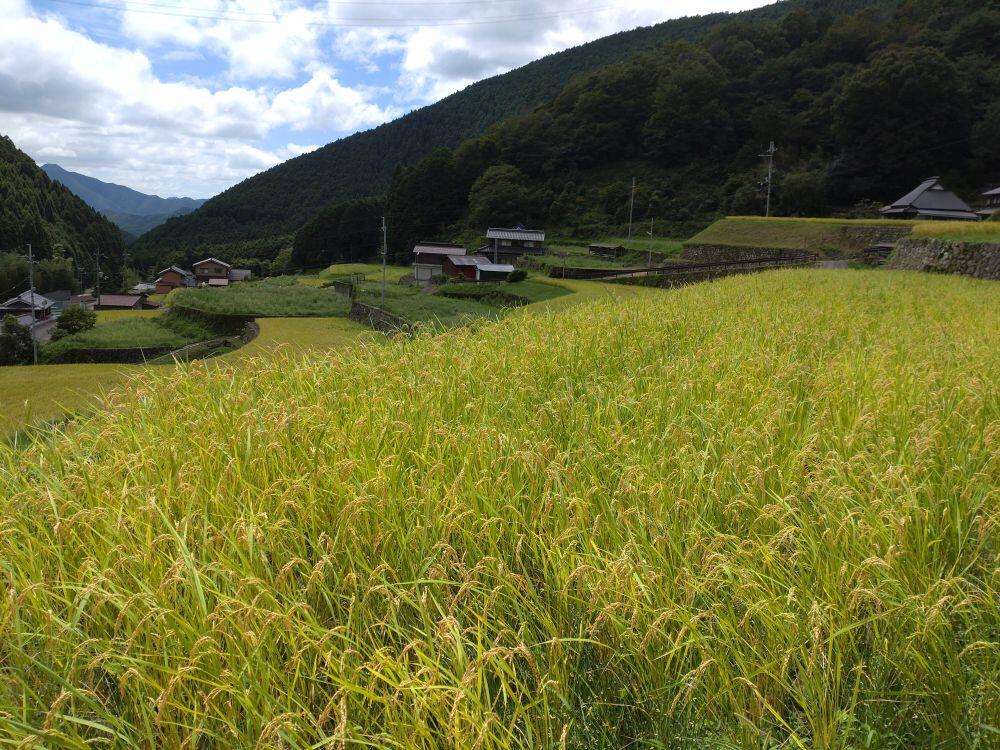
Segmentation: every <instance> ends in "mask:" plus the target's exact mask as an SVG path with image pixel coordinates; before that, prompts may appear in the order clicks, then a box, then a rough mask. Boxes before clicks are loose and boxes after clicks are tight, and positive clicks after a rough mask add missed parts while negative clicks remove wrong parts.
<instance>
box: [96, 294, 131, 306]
mask: <svg viewBox="0 0 1000 750" xmlns="http://www.w3.org/2000/svg"><path fill="white" fill-rule="evenodd" d="M141 301H142V295H141V294H102V295H101V296H100V297H99V298H98V300H97V304H98V306H99V307H134V306H135V304H136V303H137V302H141Z"/></svg>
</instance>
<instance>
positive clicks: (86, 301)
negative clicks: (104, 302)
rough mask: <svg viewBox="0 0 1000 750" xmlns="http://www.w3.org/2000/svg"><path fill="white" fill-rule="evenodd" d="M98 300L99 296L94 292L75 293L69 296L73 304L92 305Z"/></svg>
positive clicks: (70, 302)
mask: <svg viewBox="0 0 1000 750" xmlns="http://www.w3.org/2000/svg"><path fill="white" fill-rule="evenodd" d="M95 302H97V297H95V296H94V295H93V294H74V295H73V296H72V297H70V298H69V304H71V305H92V304H94V303H95Z"/></svg>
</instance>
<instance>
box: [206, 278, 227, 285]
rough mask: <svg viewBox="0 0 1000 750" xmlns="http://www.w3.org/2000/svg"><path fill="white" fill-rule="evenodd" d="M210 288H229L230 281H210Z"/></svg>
mask: <svg viewBox="0 0 1000 750" xmlns="http://www.w3.org/2000/svg"><path fill="white" fill-rule="evenodd" d="M208 285H209V286H229V279H209V280H208Z"/></svg>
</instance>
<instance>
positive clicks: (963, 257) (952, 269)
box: [886, 239, 1000, 280]
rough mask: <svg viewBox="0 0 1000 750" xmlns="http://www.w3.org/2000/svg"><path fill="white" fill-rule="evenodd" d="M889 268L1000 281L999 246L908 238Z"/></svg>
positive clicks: (897, 246)
mask: <svg viewBox="0 0 1000 750" xmlns="http://www.w3.org/2000/svg"><path fill="white" fill-rule="evenodd" d="M886 267H887V268H893V269H896V270H905V271H933V272H937V273H957V274H961V275H963V276H974V277H975V278H977V279H994V280H1000V243H990V244H972V243H967V242H955V241H952V240H937V239H908V240H903V241H902V242H900V243H898V244H897V245H896V249H895V251H893V253H892V255H891V256H889V260H888V262H887V263H886Z"/></svg>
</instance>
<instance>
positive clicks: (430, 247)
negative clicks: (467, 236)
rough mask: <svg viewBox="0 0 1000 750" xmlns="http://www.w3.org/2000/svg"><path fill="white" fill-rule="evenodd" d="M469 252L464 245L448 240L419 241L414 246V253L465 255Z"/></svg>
mask: <svg viewBox="0 0 1000 750" xmlns="http://www.w3.org/2000/svg"><path fill="white" fill-rule="evenodd" d="M467 252H468V251H467V250H466V249H465V248H464V247H463V246H462V245H450V244H448V243H447V242H418V243H417V244H416V245H414V246H413V254H414V255H417V254H419V255H465V254H466V253H467Z"/></svg>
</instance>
